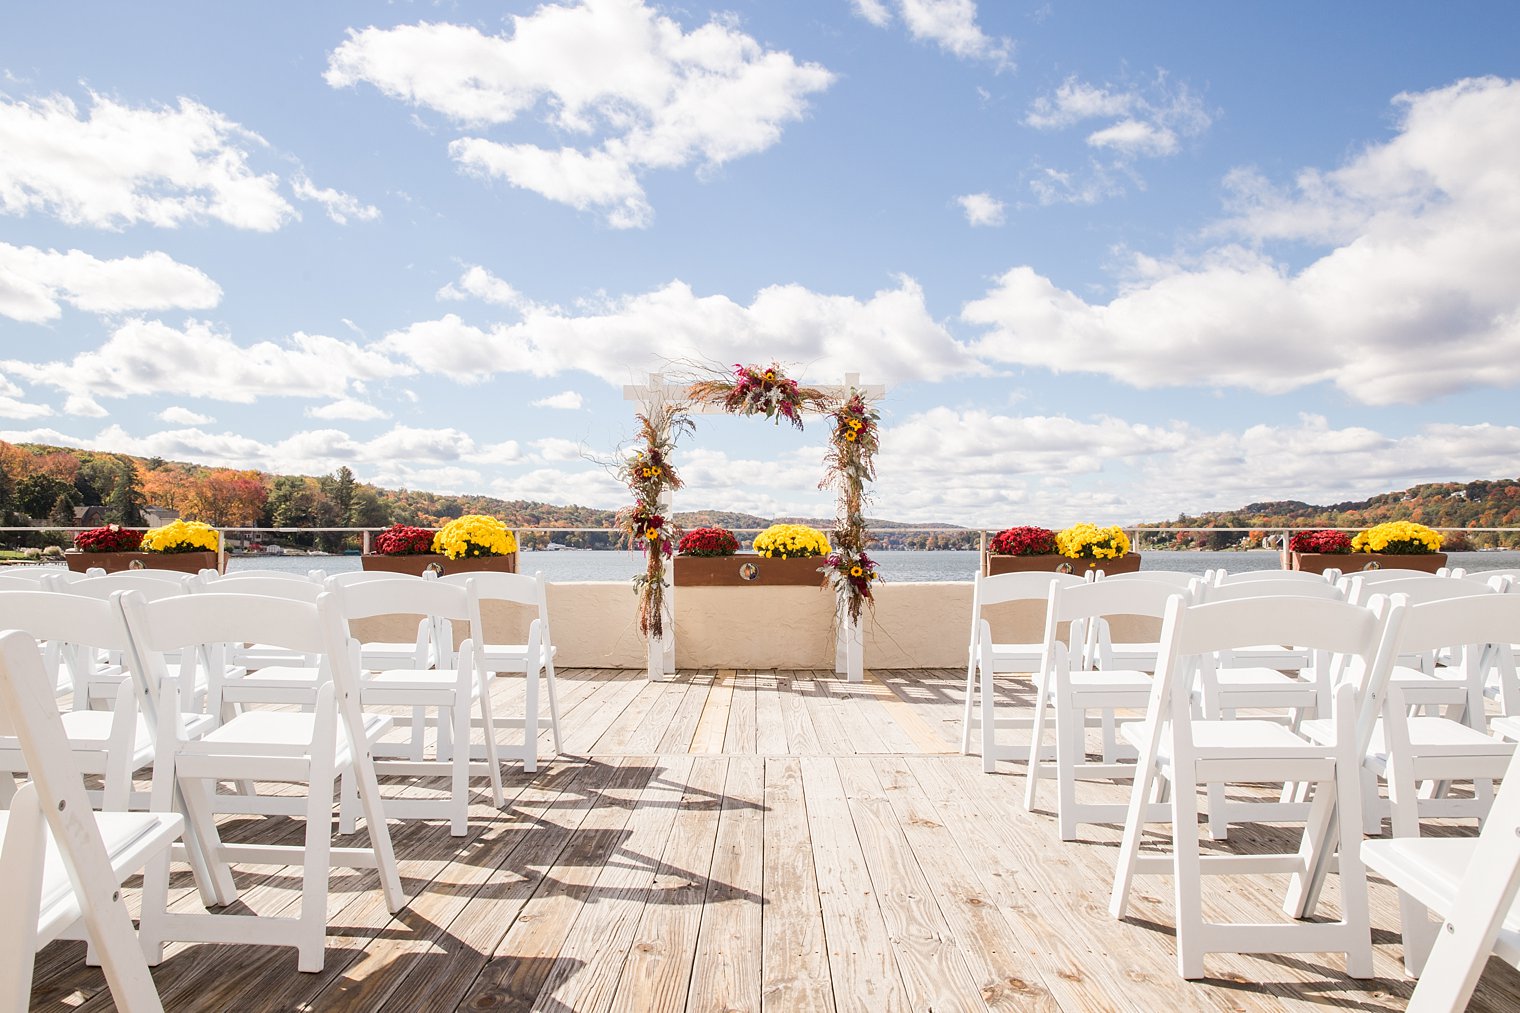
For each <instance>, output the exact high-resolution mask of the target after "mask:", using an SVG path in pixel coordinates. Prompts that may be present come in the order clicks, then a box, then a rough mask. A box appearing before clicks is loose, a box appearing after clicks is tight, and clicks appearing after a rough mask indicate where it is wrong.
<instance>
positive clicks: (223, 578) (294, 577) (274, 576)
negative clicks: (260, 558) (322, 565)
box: [200, 569, 322, 590]
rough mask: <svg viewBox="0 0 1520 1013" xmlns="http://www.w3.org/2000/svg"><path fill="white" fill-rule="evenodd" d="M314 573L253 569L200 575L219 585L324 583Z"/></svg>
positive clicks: (205, 572)
mask: <svg viewBox="0 0 1520 1013" xmlns="http://www.w3.org/2000/svg"><path fill="white" fill-rule="evenodd" d="M313 572H316V571H309V572H307V573H292V572H290V571H289V570H265V569H253V570H233V571H232V572H230V573H217V572H216V571H215V570H202V571H201V573H200V575H201V576H203V577H209V579H211V580H214V581H216V582H217V583H223V582H227V581H231V582H234V583H236V582H238V581H244V580H286V581H291V582H295V583H303V584H320V583H322V579H321V578H313V577H312V575H311V574H312V573H313ZM229 590H230V589H229Z"/></svg>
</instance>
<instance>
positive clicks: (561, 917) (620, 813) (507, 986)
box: [461, 757, 655, 1009]
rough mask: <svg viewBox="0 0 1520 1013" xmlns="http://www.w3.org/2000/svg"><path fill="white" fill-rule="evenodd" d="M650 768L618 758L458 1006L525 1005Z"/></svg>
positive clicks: (619, 836) (621, 831) (613, 846)
mask: <svg viewBox="0 0 1520 1013" xmlns="http://www.w3.org/2000/svg"><path fill="white" fill-rule="evenodd" d="M654 773H655V766H654V764H653V763H651V762H650V761H649V760H647V759H643V758H639V757H625V758H624V759H623V760H622V761H621V762H620V763H619V766H618V770H617V774H616V775H615V776H614V777H613V780H612V782H611V783H610V784H608V785H607V787H606V788H604V789H603V790H602V791H601V792H599V793H598V798H597V799H596V800H595V802H594V804H593V805H592V806H591V810H590V812H588V813H587V814H586V817H585V819H584V820H583V821H582V822H581V824H580V826H579V827H578V828H577V829H576V831H575V832H574V833H573V834H572V835H571V840H570V843H569V846H568V847H567V848H565V849H564V851H563V853H561V854H559V855H558V857H557V858H556V860H555V862H554V864H553V866H552V867H551V868H550V869H549V870H548V872H547V873H546V874H545V877H544V881H543V884H542V885H543V888H541V889H539V890H536V891H534V893H533V895H532V896H531V897H530V898H528V901H527V903H526V904H524V905H523V906H522V908H521V910H520V911H519V912H518V913H517V915H516V917H515V918H514V919H513V920H512V922H511V927H510V928H508V929H507V931H506V934H505V935H504V936H502V938H501V941H500V942H499V943H497V945H496V949H495V952H494V953H493V954H492V957H491V959H490V960H489V961H488V962H487V963H486V965H485V967H483V968H482V969H481V972H480V975H479V976H478V977H477V978H476V979H475V982H474V984H473V985H472V986H471V987H470V990H469V992H468V993H467V994H466V995H465V997H464V999H463V1000H462V1001H461V1005H464V1006H467V1007H473V1008H476V1009H494V1008H498V1007H499V1006H521V1007H523V1008H530V1007H531V1005H532V1003H533V1001H534V999H535V998H536V997H537V996H538V993H539V990H540V989H542V988H543V985H544V981H545V979H547V978H548V976H549V973H550V971H551V970H553V968H554V966H555V964H556V960H555V956H554V955H555V954H557V953H558V952H559V949H560V947H561V946H562V945H563V944H564V941H565V937H566V936H567V935H568V934H569V932H570V929H571V927H572V926H573V925H574V924H575V920H576V918H577V916H578V915H579V914H580V912H581V909H582V906H583V904H584V901H585V898H586V897H587V895H588V894H589V893H590V892H591V889H592V887H593V886H594V885H595V883H596V878H597V876H598V875H599V874H600V871H601V867H602V866H603V865H604V864H606V863H607V861H608V860H609V859H610V858H611V857H612V855H614V854H615V853H616V852H617V849H618V847H619V845H620V844H621V843H622V841H623V838H624V836H625V833H626V827H627V824H628V820H629V817H630V816H631V814H632V809H633V804H634V801H635V800H636V799H637V798H638V796H639V795H640V794H641V793H642V792H643V791H644V788H645V787H646V786H647V785H648V783H649V779H650V778H651V777H652V776H653V775H654Z"/></svg>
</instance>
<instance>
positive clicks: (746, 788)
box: [686, 756, 765, 1013]
mask: <svg viewBox="0 0 1520 1013" xmlns="http://www.w3.org/2000/svg"><path fill="white" fill-rule="evenodd" d="M764 804H765V761H764V760H763V759H761V758H760V757H758V756H734V757H731V758H730V759H729V762H728V780H727V781H726V782H725V783H724V786H723V810H722V812H721V813H720V814H719V816H718V834H717V839H716V842H715V844H714V847H713V861H712V872H711V873H710V876H709V882H708V887H707V896H706V899H705V902H704V903H703V905H702V926H701V928H700V929H699V930H698V932H697V952H696V959H695V961H694V962H693V964H692V969H691V991H690V993H689V994H688V996H687V1000H686V1009H687V1010H688V1013H706V1011H708V1010H725V1011H735V1013H738V1011H744V1010H755V1011H758V1010H759V1009H760V950H761V945H762V939H761V924H760V923H761V901H762V898H763V896H764V889H765V883H764V876H765V865H764V858H765V855H764V839H765V838H764V833H763V829H764V817H763V816H762V808H763V806H764Z"/></svg>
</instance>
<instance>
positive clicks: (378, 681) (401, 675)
mask: <svg viewBox="0 0 1520 1013" xmlns="http://www.w3.org/2000/svg"><path fill="white" fill-rule="evenodd" d="M458 682H459V672H458V670H457V669H452V668H429V669H422V670H419V669H413V668H393V669H390V670H388V671H385V672H366V673H365V675H364V680H363V683H362V686H363V688H364V689H377V690H420V691H431V692H442V691H446V690H452V689H453V688H454V687H455V686H456V685H457V684H458ZM470 685H471V696H472V697H473V696H475V695H478V694H479V693H480V680H479V679H471V680H470Z"/></svg>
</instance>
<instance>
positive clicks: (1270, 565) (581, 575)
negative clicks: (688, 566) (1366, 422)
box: [227, 549, 1520, 581]
mask: <svg viewBox="0 0 1520 1013" xmlns="http://www.w3.org/2000/svg"><path fill="white" fill-rule="evenodd" d="M873 555H874V557H875V559H876V561H877V563H878V564H880V566H881V572H882V577H883V579H885V580H888V581H937V580H963V581H969V580H971V578H972V577H973V576H974V575H975V573H976V566H977V553H976V552H975V551H971V550H967V551H944V552H928V551H922V550H909V551H903V552H878V553H874V554H873ZM1449 556H1450V560H1449V565H1451V566H1460V567H1463V568H1465V569H1466V570H1468V571H1469V572H1472V571H1476V570H1497V569H1501V568H1510V567H1520V552H1453V553H1449ZM1278 566H1279V563H1278V555H1277V553H1276V552H1275V551H1269V550H1268V551H1262V550H1258V551H1249V552H1146V553H1144V555H1143V562H1142V564H1141V569H1142V570H1181V571H1183V572H1185V573H1197V574H1202V573H1203V572H1204V571H1205V570H1214V569H1219V568H1220V567H1223V568H1224V569H1226V570H1230V571H1232V572H1240V571H1245V570H1275V569H1277V568H1278ZM227 568H228V569H229V570H254V569H266V570H286V571H290V572H292V573H305V572H306V571H307V570H323V571H326V572H327V573H343V572H346V571H349V570H357V569H359V557H358V556H234V557H232V558H231V559H229V560H228V561H227ZM518 569H520V570H521V571H522V572H523V573H534V572H537V571H542V572H543V574H544V576H545V577H546V578H548V579H549V580H551V581H583V580H631V579H633V577H634V575H635V574H637V573H640V572H642V571H643V569H644V561H643V556H641V555H639V554H638V553H633V552H593V551H589V550H578V549H567V550H561V551H558V552H542V551H539V552H534V551H525V552H523V554H522V558H521V559H520V560H519V561H518Z"/></svg>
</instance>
